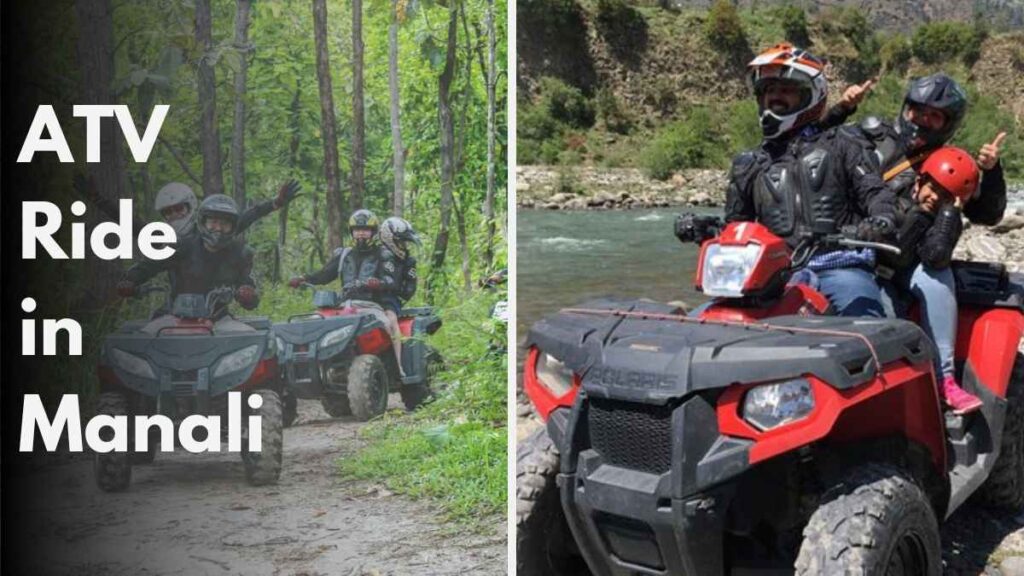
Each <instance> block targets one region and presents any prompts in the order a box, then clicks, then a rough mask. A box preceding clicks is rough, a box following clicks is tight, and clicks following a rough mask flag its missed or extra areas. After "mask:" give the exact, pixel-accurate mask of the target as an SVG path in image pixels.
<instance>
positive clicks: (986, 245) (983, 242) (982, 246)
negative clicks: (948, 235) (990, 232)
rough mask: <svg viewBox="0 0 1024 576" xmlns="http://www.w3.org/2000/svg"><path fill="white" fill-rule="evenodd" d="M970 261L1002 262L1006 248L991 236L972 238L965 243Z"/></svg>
mask: <svg viewBox="0 0 1024 576" xmlns="http://www.w3.org/2000/svg"><path fill="white" fill-rule="evenodd" d="M965 244H966V246H965V248H966V250H967V253H968V254H969V255H970V258H971V260H976V261H981V262H1002V261H1003V259H1004V258H1005V257H1006V248H1005V247H1004V246H1003V245H1002V244H1000V242H999V241H998V240H996V239H995V238H993V237H992V236H972V237H970V238H967V239H966V242H965Z"/></svg>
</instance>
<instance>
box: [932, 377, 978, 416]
mask: <svg viewBox="0 0 1024 576" xmlns="http://www.w3.org/2000/svg"><path fill="white" fill-rule="evenodd" d="M939 392H940V393H941V396H942V399H943V400H945V401H946V405H948V406H949V407H950V408H952V409H953V413H954V414H968V413H970V412H974V411H975V410H977V409H978V408H981V400H980V399H979V398H978V397H977V396H975V395H974V394H971V393H970V392H968V391H966V390H964V389H963V388H961V387H960V385H959V384H957V383H956V379H955V378H953V377H952V376H946V378H945V379H944V380H943V381H942V388H941V389H940V390H939Z"/></svg>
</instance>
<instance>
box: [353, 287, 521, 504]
mask: <svg viewBox="0 0 1024 576" xmlns="http://www.w3.org/2000/svg"><path fill="white" fill-rule="evenodd" d="M497 299H498V295H496V294H491V293H483V292H476V293H474V294H473V295H472V296H471V297H469V298H463V299H462V300H461V301H459V299H458V298H455V297H453V298H452V299H450V300H449V301H448V302H446V303H445V305H444V306H442V307H441V308H440V310H441V314H442V315H443V317H444V327H443V328H442V329H441V330H440V331H438V333H437V334H435V335H434V336H432V337H431V339H430V342H431V344H432V345H434V346H436V347H437V348H438V349H439V350H440V351H441V354H442V356H443V357H444V359H445V370H444V371H443V372H442V373H441V374H440V375H439V376H438V381H439V382H443V383H444V388H443V391H441V392H440V393H439V394H438V398H437V400H436V401H434V402H432V403H430V404H427V405H426V406H424V407H422V408H421V409H419V410H418V411H416V412H414V413H412V414H405V413H401V412H389V413H387V414H385V415H383V416H382V417H381V418H380V419H378V420H377V421H375V422H373V423H372V424H370V425H369V426H368V427H367V428H366V429H365V431H364V433H363V434H364V436H365V437H366V438H368V439H369V440H371V442H372V443H371V445H370V446H369V447H368V448H366V449H364V450H363V451H361V452H360V453H359V454H357V455H355V456H354V457H347V458H345V459H343V460H341V462H340V467H341V471H342V474H343V475H345V476H348V477H351V478H360V479H375V480H381V481H383V482H385V483H386V484H387V486H388V487H389V488H391V489H392V490H395V491H397V492H401V493H404V494H408V495H409V496H412V497H414V498H419V497H429V498H432V499H434V500H437V501H439V502H440V503H441V507H442V510H443V511H444V512H445V513H447V514H448V515H450V517H452V518H454V519H457V520H460V521H463V522H467V523H471V524H472V523H474V522H479V521H481V516H488V517H493V515H496V514H500V513H502V512H503V511H504V509H505V502H506V493H507V492H506V486H507V481H506V472H507V468H506V460H505V454H506V438H507V426H506V421H507V419H506V377H505V373H506V372H505V370H506V364H505V361H506V358H505V356H504V355H495V354H493V353H489V352H488V349H487V347H488V343H489V342H495V343H497V344H498V345H499V346H503V345H505V344H506V343H505V341H504V337H505V326H504V325H503V324H500V323H496V322H495V321H493V320H491V319H490V318H489V310H490V308H491V306H492V305H493V304H494V302H495V301H496V300H497Z"/></svg>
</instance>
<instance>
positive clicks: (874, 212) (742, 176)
mask: <svg viewBox="0 0 1024 576" xmlns="http://www.w3.org/2000/svg"><path fill="white" fill-rule="evenodd" d="M894 203H895V197H894V195H893V194H892V192H891V191H890V190H889V189H888V188H886V186H885V184H884V183H883V182H882V179H881V176H880V175H879V171H878V164H877V160H876V158H875V156H874V154H873V152H872V150H871V145H870V143H869V142H868V141H866V140H865V139H864V138H862V137H861V135H860V132H859V131H858V130H856V129H852V128H849V127H838V128H829V129H825V130H821V129H819V128H817V127H813V128H809V129H805V130H804V131H802V132H801V133H799V134H795V135H792V136H789V137H788V138H783V139H779V140H767V141H765V142H763V143H762V145H761V147H759V148H758V149H756V150H753V151H747V152H743V153H741V154H739V155H738V156H736V158H734V159H733V164H732V170H731V172H730V174H729V187H728V189H727V191H726V200H725V219H726V222H734V221H757V222H760V223H762V224H764V225H765V226H767V227H768V228H769V229H770V230H771V231H772V232H773V233H774V234H776V235H778V236H780V237H781V238H783V239H785V240H786V241H787V243H789V244H790V245H791V246H792V245H794V244H795V243H796V242H797V241H798V239H799V237H800V235H801V233H803V232H805V231H812V230H813V231H818V232H835V231H839V230H840V229H841V228H843V227H845V226H850V225H856V224H857V223H858V222H860V221H861V219H863V218H864V217H866V216H885V217H889V218H892V217H893V213H894V211H895V207H894Z"/></svg>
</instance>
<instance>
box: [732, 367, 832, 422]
mask: <svg viewBox="0 0 1024 576" xmlns="http://www.w3.org/2000/svg"><path fill="white" fill-rule="evenodd" d="M813 409H814V394H813V393H812V392H811V383H810V382H808V381H807V380H805V379H803V378H798V379H796V380H787V381H785V382H777V383H775V384H763V385H761V386H756V387H754V388H751V389H750V390H748V391H747V396H746V398H744V399H743V418H744V419H745V420H746V421H747V422H750V423H751V424H753V425H754V426H755V427H756V428H757V429H758V430H771V429H772V428H777V427H779V426H782V425H783V424H789V423H790V422H794V421H796V420H799V419H801V418H805V417H807V415H808V414H810V413H811V410H813Z"/></svg>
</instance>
